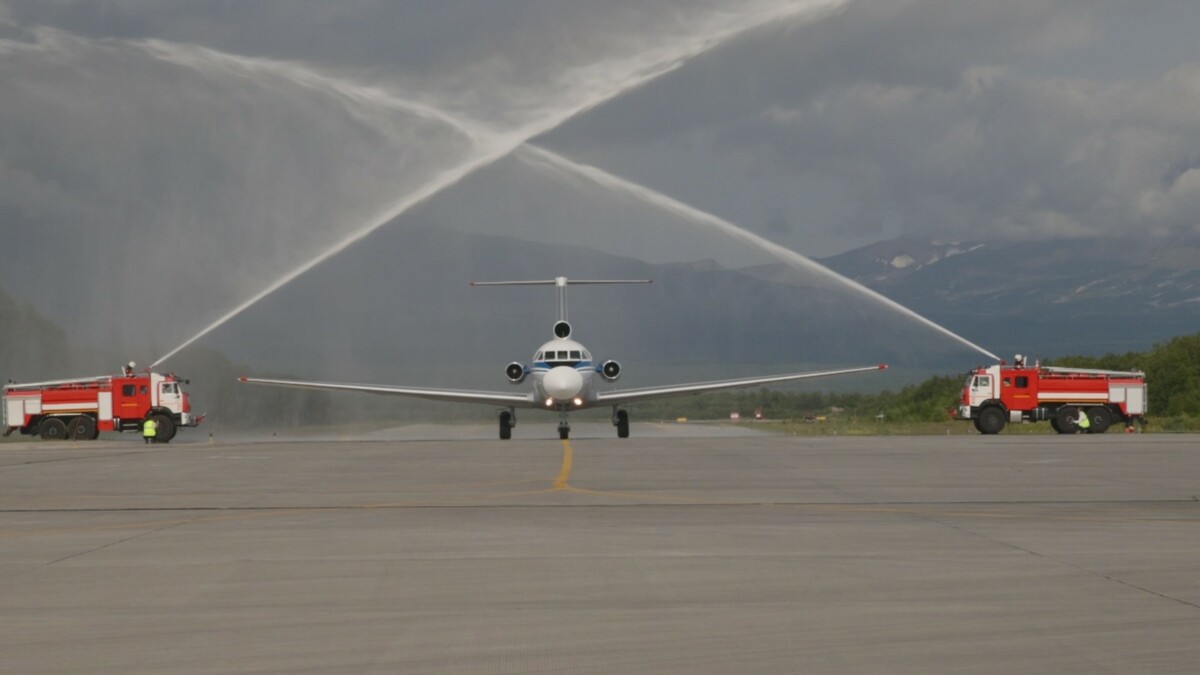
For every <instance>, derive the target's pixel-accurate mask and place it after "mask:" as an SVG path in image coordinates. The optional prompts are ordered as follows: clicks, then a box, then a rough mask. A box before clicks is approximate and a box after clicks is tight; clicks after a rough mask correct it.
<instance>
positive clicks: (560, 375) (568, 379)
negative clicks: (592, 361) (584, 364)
mask: <svg viewBox="0 0 1200 675" xmlns="http://www.w3.org/2000/svg"><path fill="white" fill-rule="evenodd" d="M542 386H543V387H545V388H546V394H547V395H549V396H550V397H551V398H553V399H555V400H556V401H568V400H570V399H573V398H575V397H576V396H578V395H579V391H580V390H581V389H583V376H582V375H580V374H579V371H577V370H575V369H574V368H570V367H567V366H557V367H554V368H551V369H550V372H548V373H546V377H545V378H544V379H543V380H542Z"/></svg>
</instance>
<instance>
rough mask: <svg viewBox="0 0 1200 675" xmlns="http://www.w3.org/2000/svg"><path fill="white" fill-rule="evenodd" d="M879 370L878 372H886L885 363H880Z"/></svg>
mask: <svg viewBox="0 0 1200 675" xmlns="http://www.w3.org/2000/svg"><path fill="white" fill-rule="evenodd" d="M879 369H880V370H887V369H888V365H887V364H886V363H881V364H879Z"/></svg>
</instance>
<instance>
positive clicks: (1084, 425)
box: [1079, 410, 1092, 434]
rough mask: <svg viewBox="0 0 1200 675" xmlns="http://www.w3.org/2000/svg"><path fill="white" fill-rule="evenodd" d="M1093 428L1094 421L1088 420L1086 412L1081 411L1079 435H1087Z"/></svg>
mask: <svg viewBox="0 0 1200 675" xmlns="http://www.w3.org/2000/svg"><path fill="white" fill-rule="evenodd" d="M1090 428H1092V421H1091V420H1090V419H1088V414H1087V411H1086V410H1080V411H1079V433H1081V434H1086V433H1087V432H1088V429H1090Z"/></svg>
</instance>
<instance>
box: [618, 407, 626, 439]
mask: <svg viewBox="0 0 1200 675" xmlns="http://www.w3.org/2000/svg"><path fill="white" fill-rule="evenodd" d="M616 426H617V438H629V413H627V412H625V411H624V410H618V411H617V421H616Z"/></svg>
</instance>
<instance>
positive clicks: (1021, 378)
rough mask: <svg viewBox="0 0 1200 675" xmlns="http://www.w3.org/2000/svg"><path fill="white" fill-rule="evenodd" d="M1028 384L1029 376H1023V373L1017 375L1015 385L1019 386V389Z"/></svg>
mask: <svg viewBox="0 0 1200 675" xmlns="http://www.w3.org/2000/svg"><path fill="white" fill-rule="evenodd" d="M1028 386H1029V378H1028V377H1025V376H1024V375H1019V376H1018V377H1017V387H1019V388H1021V389H1025V388H1026V387H1028Z"/></svg>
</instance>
